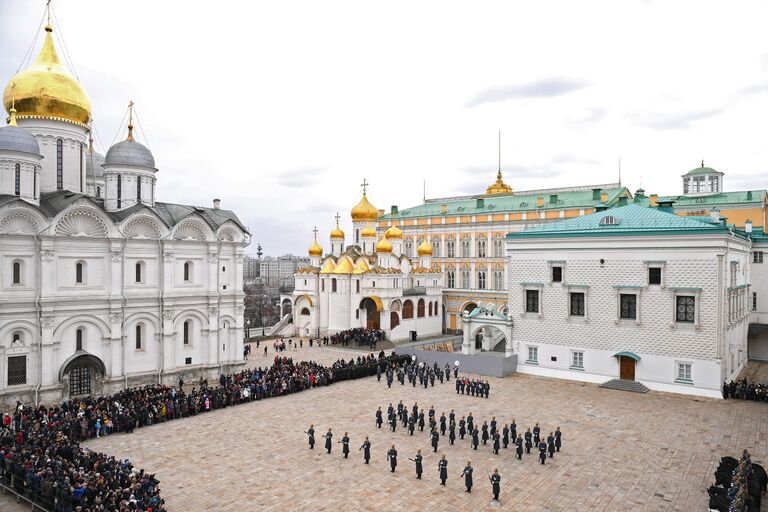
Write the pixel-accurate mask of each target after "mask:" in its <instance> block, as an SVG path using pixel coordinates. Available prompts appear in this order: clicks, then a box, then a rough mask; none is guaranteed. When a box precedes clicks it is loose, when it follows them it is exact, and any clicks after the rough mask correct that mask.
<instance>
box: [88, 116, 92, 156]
mask: <svg viewBox="0 0 768 512" xmlns="http://www.w3.org/2000/svg"><path fill="white" fill-rule="evenodd" d="M88 152H89V153H93V120H91V122H90V123H88Z"/></svg>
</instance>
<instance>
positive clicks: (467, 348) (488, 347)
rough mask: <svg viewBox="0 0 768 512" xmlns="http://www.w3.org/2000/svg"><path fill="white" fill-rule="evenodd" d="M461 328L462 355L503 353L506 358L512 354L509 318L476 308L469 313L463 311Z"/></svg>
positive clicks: (494, 311)
mask: <svg viewBox="0 0 768 512" xmlns="http://www.w3.org/2000/svg"><path fill="white" fill-rule="evenodd" d="M462 328H463V330H464V340H463V343H462V347H461V351H462V353H464V354H476V353H477V352H503V353H504V355H505V356H506V357H509V356H511V355H512V354H514V348H513V343H512V319H511V318H510V317H509V316H507V315H504V314H503V313H500V312H499V311H497V310H495V309H489V308H485V307H482V306H478V307H476V308H474V309H473V310H472V312H471V313H470V312H468V311H466V310H465V311H464V314H463V315H462ZM502 341H503V343H502Z"/></svg>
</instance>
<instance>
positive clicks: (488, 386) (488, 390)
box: [485, 381, 491, 398]
mask: <svg viewBox="0 0 768 512" xmlns="http://www.w3.org/2000/svg"><path fill="white" fill-rule="evenodd" d="M490 394H491V383H490V382H488V381H485V398H488V395H490Z"/></svg>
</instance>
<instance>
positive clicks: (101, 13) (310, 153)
mask: <svg viewBox="0 0 768 512" xmlns="http://www.w3.org/2000/svg"><path fill="white" fill-rule="evenodd" d="M53 5H54V12H55V14H56V19H57V21H58V25H59V26H60V27H61V30H60V31H58V32H57V35H58V36H59V37H60V36H62V35H63V37H64V41H65V42H66V45H67V48H68V50H69V55H70V57H71V59H72V62H73V64H74V68H75V71H76V72H77V74H78V76H79V78H80V81H81V83H82V84H83V86H84V87H85V89H86V91H87V92H88V94H89V96H90V98H91V102H92V104H93V117H94V119H95V124H96V131H97V132H98V135H99V138H100V141H101V144H98V142H99V141H98V140H97V149H99V150H100V151H101V152H106V149H108V147H109V146H110V145H111V144H112V143H113V142H114V141H115V140H116V139H117V140H120V139H122V138H124V133H121V132H120V129H121V128H122V129H123V130H124V127H121V126H120V122H121V120H122V119H123V116H124V114H125V110H126V105H127V103H128V101H129V100H133V101H134V102H135V103H136V106H137V109H138V113H139V116H140V121H141V125H142V127H143V129H144V132H145V133H139V140H140V141H142V142H145V143H147V144H148V145H149V147H150V148H151V149H152V152H153V153H154V156H155V160H156V162H157V166H158V168H159V170H160V172H159V173H158V191H157V195H158V198H159V199H160V200H161V201H167V202H179V203H186V204H201V205H209V204H211V200H212V199H213V198H214V197H218V198H221V200H222V207H224V208H228V209H233V210H234V211H235V212H236V213H237V214H238V215H239V216H240V218H241V219H242V220H243V222H244V223H245V224H246V225H247V226H248V227H249V229H250V231H251V233H252V234H253V243H252V245H251V246H250V247H249V248H248V249H247V251H248V252H251V253H253V252H255V251H256V243H257V242H261V244H262V245H263V247H264V250H265V252H266V253H267V254H272V255H277V254H282V253H285V252H294V253H299V254H305V253H306V248H307V246H308V245H309V243H310V241H311V230H312V226H313V225H315V224H317V225H318V228H319V229H320V236H321V243H323V245H325V246H327V245H328V243H327V237H328V233H329V231H330V229H331V228H332V225H333V216H334V214H335V212H336V211H340V212H341V214H342V227H343V228H346V229H347V231H348V233H349V232H350V229H349V228H350V225H351V220H350V219H349V209H350V208H351V207H352V206H353V205H354V204H355V203H356V202H357V201H358V199H359V197H360V187H359V184H360V183H361V182H362V180H363V179H364V178H365V179H367V180H368V181H369V182H370V183H371V187H370V190H369V198H370V199H371V202H373V204H375V205H376V206H377V207H379V208H385V209H387V210H388V209H389V207H390V206H391V205H393V204H397V205H398V206H400V207H401V208H404V207H407V206H414V205H416V204H419V203H420V202H421V198H422V182H423V180H426V193H427V197H441V196H450V195H458V194H472V193H480V192H482V191H483V190H484V188H485V187H486V186H487V185H488V184H490V183H491V182H492V181H493V180H494V178H495V171H496V167H497V132H498V131H499V130H501V132H502V169H503V171H504V178H505V181H507V183H509V184H510V185H511V186H512V187H513V188H514V189H516V190H525V189H532V188H544V187H555V186H567V185H588V184H593V183H606V182H612V181H616V179H617V174H618V159H619V157H621V161H622V182H623V184H625V185H627V186H628V187H630V189H631V190H633V191H634V190H635V189H636V188H638V187H639V186H640V185H641V183H642V187H643V188H645V189H646V191H647V192H648V193H660V194H672V193H678V192H679V191H681V188H682V187H681V184H680V175H681V174H683V173H685V172H687V171H688V170H690V169H692V168H693V167H696V166H697V165H698V164H699V162H700V160H701V159H704V161H705V163H706V164H707V165H708V166H711V167H714V168H716V169H718V170H720V171H723V172H725V173H726V176H725V188H726V189H727V190H739V189H742V190H743V189H745V188H764V187H766V186H768V180H766V170H767V169H768V149H766V147H767V144H766V133H768V39H766V37H765V22H766V20H768V2H766V1H759V2H758V1H740V2H722V1H718V2H707V1H702V0H697V1H687V2H683V1H664V2H661V1H640V0H638V1H621V2H617V1H604V2H594V1H580V2H574V1H568V0H566V1H559V2H555V1H551V2H549V1H528V2H510V1H506V2H486V1H465V2H448V1H445V0H441V1H436V2H427V1H418V2H414V1H412V0H411V1H404V2H399V1H388V2H377V3H374V2H366V1H360V0H355V1H350V2H337V1H328V0H324V1H322V2H319V1H316V0H315V1H306V2H301V1H285V0H284V1H272V2H255V1H248V2H245V1H242V2H234V1H224V0H220V1H218V2H210V1H190V0H186V1H169V0H163V1H158V0H132V1H130V2H107V1H103V0H54V2H53ZM43 10H44V1H43V0H40V1H32V0H1V1H0V49H2V55H3V58H2V60H1V61H0V78H1V79H2V82H3V86H4V84H5V83H6V82H7V81H8V80H10V78H11V76H12V75H13V74H14V73H15V71H16V69H17V68H18V67H19V65H20V64H21V63H22V61H23V58H24V55H25V53H26V51H27V49H28V47H29V45H30V44H31V42H32V40H33V38H34V35H35V31H36V30H37V28H38V25H39V23H40V21H41V19H42V15H43ZM41 40H42V38H38V41H37V45H36V48H35V54H36V53H37V50H38V49H39V47H40V44H41ZM58 47H59V50H60V52H62V48H61V44H60V43H58ZM326 248H327V247H326Z"/></svg>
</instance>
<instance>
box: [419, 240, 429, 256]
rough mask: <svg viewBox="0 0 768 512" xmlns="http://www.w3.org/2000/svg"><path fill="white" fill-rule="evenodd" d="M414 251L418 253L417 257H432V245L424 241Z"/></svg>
mask: <svg viewBox="0 0 768 512" xmlns="http://www.w3.org/2000/svg"><path fill="white" fill-rule="evenodd" d="M416 250H417V251H418V252H419V256H432V244H430V243H429V242H427V240H426V239H424V241H423V242H421V244H419V247H418V249H416Z"/></svg>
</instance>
